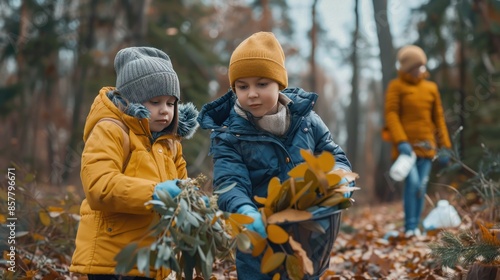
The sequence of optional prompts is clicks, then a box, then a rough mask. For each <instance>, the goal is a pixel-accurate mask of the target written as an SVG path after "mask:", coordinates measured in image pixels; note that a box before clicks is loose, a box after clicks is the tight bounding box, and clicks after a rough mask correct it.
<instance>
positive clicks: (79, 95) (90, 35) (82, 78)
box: [60, 0, 98, 181]
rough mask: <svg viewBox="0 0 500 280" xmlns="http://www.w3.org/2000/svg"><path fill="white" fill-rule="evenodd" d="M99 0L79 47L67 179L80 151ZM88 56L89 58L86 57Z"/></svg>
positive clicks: (93, 4) (94, 2) (93, 5)
mask: <svg viewBox="0 0 500 280" xmlns="http://www.w3.org/2000/svg"><path fill="white" fill-rule="evenodd" d="M97 4H98V0H92V1H91V2H90V11H89V13H90V16H89V19H88V22H87V30H86V31H87V33H86V34H85V35H86V36H85V40H84V42H83V44H82V47H81V48H80V49H79V52H81V51H83V52H84V53H80V55H79V57H80V58H81V59H80V61H84V63H81V68H80V75H79V76H78V78H77V80H76V82H75V83H74V84H75V91H74V92H75V102H74V107H73V118H72V120H71V127H70V129H71V136H70V140H69V143H68V148H67V150H66V155H65V157H64V164H63V166H62V167H60V168H61V169H62V174H61V179H62V180H63V181H66V180H67V179H68V178H69V176H70V175H71V172H72V171H73V169H74V167H75V166H74V165H75V159H74V156H75V155H76V154H77V153H78V152H77V148H78V143H79V141H80V138H81V133H82V128H81V127H80V125H79V124H80V114H81V111H82V106H81V105H82V103H83V96H84V94H85V85H86V83H87V81H86V79H87V73H88V68H89V61H90V58H88V56H90V54H91V49H92V46H93V44H94V22H95V20H96V11H97ZM84 57H87V58H84Z"/></svg>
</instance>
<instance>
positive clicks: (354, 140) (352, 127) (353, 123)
mask: <svg viewBox="0 0 500 280" xmlns="http://www.w3.org/2000/svg"><path fill="white" fill-rule="evenodd" d="M354 16H355V27H354V33H353V39H352V46H351V47H352V53H351V65H352V80H351V87H352V92H351V103H350V105H349V117H348V119H347V136H348V138H347V139H348V140H347V154H348V155H349V160H350V161H351V164H352V166H353V168H354V169H356V166H357V162H358V149H359V148H360V146H359V145H358V138H359V133H358V130H359V119H360V118H359V114H360V111H359V83H358V79H359V78H358V76H359V69H358V47H357V45H358V37H359V0H356V1H355V2H354Z"/></svg>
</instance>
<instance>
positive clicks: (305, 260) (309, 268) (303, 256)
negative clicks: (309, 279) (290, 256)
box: [289, 236, 314, 275]
mask: <svg viewBox="0 0 500 280" xmlns="http://www.w3.org/2000/svg"><path fill="white" fill-rule="evenodd" d="M289 244H290V246H291V247H292V249H293V251H294V252H295V255H296V256H297V257H298V258H299V259H300V260H301V261H302V267H303V269H304V272H305V273H307V274H310V275H312V274H313V272H314V268H313V263H312V261H311V259H309V257H308V256H307V253H306V251H304V249H303V248H302V246H301V245H300V243H299V242H297V241H295V240H294V239H293V237H291V236H290V241H289Z"/></svg>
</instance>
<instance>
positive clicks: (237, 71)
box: [229, 57, 288, 90]
mask: <svg viewBox="0 0 500 280" xmlns="http://www.w3.org/2000/svg"><path fill="white" fill-rule="evenodd" d="M229 68H230V70H229V75H230V77H229V79H230V81H231V87H232V88H234V84H235V82H236V80H238V79H240V78H247V77H263V78H268V79H271V80H273V81H276V82H277V83H278V84H279V89H280V90H282V89H285V88H286V87H287V86H288V76H287V72H286V69H285V68H284V67H283V65H281V64H279V63H278V62H276V61H274V60H272V59H267V58H263V57H245V58H241V59H238V60H236V61H234V62H233V63H232V64H231V65H230V66H229Z"/></svg>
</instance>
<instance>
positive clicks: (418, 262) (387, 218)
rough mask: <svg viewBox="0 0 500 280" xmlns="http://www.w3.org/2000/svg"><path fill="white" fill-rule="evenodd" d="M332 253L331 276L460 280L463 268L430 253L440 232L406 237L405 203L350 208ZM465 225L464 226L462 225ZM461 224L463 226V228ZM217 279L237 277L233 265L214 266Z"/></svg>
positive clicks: (328, 274)
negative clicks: (448, 266)
mask: <svg viewBox="0 0 500 280" xmlns="http://www.w3.org/2000/svg"><path fill="white" fill-rule="evenodd" d="M342 215H343V216H342V226H341V230H340V232H339V234H338V237H337V239H336V241H335V244H334V250H333V251H332V253H331V259H330V267H329V269H328V270H327V271H326V272H325V273H324V274H323V276H322V277H321V280H329V279H336V280H337V279H338V280H341V279H356V280H361V279H397V280H400V279H427V280H431V279H461V278H462V277H463V275H464V273H465V272H464V271H460V269H459V268H458V269H453V270H452V269H444V270H443V269H442V267H441V266H439V265H438V264H437V263H436V261H435V260H433V259H432V258H431V257H430V256H429V253H430V249H429V247H428V246H429V244H430V243H432V242H434V241H436V240H437V236H439V232H438V231H433V232H428V233H426V234H424V235H422V236H418V237H417V236H413V237H409V238H408V237H405V235H404V232H403V219H404V214H403V209H402V203H401V202H399V203H390V204H381V205H376V206H364V207H357V206H356V205H355V206H353V207H351V208H349V209H347V210H346V211H344V213H343V214H342ZM462 226H465V225H462ZM462 226H461V227H462ZM215 273H216V277H217V279H231V280H232V279H237V275H236V273H235V271H234V267H232V266H230V267H223V266H222V265H221V266H219V267H216V269H215Z"/></svg>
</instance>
